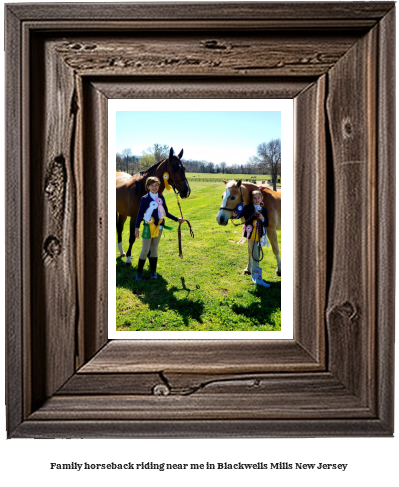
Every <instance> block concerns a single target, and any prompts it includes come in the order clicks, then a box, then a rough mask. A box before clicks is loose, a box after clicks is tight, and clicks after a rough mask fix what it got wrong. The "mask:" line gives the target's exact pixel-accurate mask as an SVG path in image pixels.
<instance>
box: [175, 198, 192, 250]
mask: <svg viewBox="0 0 399 487" xmlns="http://www.w3.org/2000/svg"><path fill="white" fill-rule="evenodd" d="M175 194H176V193H175ZM176 200H177V204H178V206H179V210H180V215H181V217H182V220H183V221H182V222H181V223H180V222H179V228H178V229H177V236H178V239H179V257H180V258H181V259H182V258H183V250H182V247H181V226H182V224H183V223H184V222H186V223H187V225H188V226H189V228H190V235H191V238H194V232H193V229H192V228H191V225H190V222H189V221H188V220H185V219H184V217H183V212H182V211H181V206H180V202H179V195H178V194H176Z"/></svg>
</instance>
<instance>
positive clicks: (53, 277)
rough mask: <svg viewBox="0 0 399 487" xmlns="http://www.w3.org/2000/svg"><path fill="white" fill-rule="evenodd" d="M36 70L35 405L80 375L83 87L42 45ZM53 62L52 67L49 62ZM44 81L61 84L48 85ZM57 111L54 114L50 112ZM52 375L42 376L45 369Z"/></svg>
mask: <svg viewBox="0 0 399 487" xmlns="http://www.w3.org/2000/svg"><path fill="white" fill-rule="evenodd" d="M33 56H34V57H35V58H36V64H35V67H34V69H32V71H31V80H32V81H31V83H32V84H31V113H30V115H31V117H32V124H31V160H32V161H35V170H34V171H32V183H31V188H32V196H31V205H32V208H34V211H32V213H31V228H32V237H31V249H32V276H31V279H32V281H31V282H32V284H33V285H32V316H33V322H32V331H31V334H32V342H31V353H32V384H33V390H34V393H33V397H32V403H33V404H40V402H42V401H43V400H44V399H45V398H47V397H49V396H51V395H52V394H53V393H54V392H55V391H56V390H57V389H58V388H59V387H60V386H61V385H62V384H63V383H64V382H65V381H66V380H67V379H68V378H69V377H70V376H71V375H72V374H73V372H74V370H75V332H76V329H75V327H76V323H77V319H78V313H79V309H78V306H77V300H76V294H77V289H76V280H77V267H76V186H75V178H74V162H75V160H74V144H75V136H76V103H75V100H76V90H75V80H74V76H73V72H72V71H70V68H69V67H68V66H67V65H65V63H63V62H62V61H61V60H60V59H59V57H58V56H57V55H56V53H54V51H53V50H52V49H51V46H49V45H46V43H44V44H42V42H41V40H38V42H37V43H33ZM44 59H45V62H41V61H42V60H44ZM43 79H49V80H55V81H56V82H55V83H50V84H47V85H46V84H43V82H42V80H43ZM46 107H52V109H46ZM43 369H44V370H46V374H45V375H43V374H42V370H43Z"/></svg>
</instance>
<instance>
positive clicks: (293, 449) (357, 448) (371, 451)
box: [0, 0, 399, 487]
mask: <svg viewBox="0 0 399 487" xmlns="http://www.w3.org/2000/svg"><path fill="white" fill-rule="evenodd" d="M142 1H143V0H142ZM318 1H320V0H318ZM1 15H3V11H2V12H1ZM1 25H4V24H3V18H2V19H1ZM1 55H2V63H1V65H2V73H1V81H0V82H1V85H2V91H3V93H4V75H3V74H4V53H3V52H2V54H1ZM2 99H4V98H2ZM3 119H4V117H2V119H1V121H2V122H3ZM2 133H3V137H2V138H1V139H2V140H4V124H3V123H2ZM0 153H1V157H2V160H3V161H4V149H3V150H2V151H1V152H0ZM4 165H5V164H3V168H4ZM1 173H3V171H1ZM1 184H2V187H1V190H2V194H4V186H3V185H4V178H3V174H2V175H1ZM3 200H4V198H1V205H2V208H1V211H0V217H1V224H2V225H4V208H3ZM1 228H3V226H2V227H1ZM0 244H1V251H2V252H1V255H4V232H3V231H2V232H1V240H0ZM15 248H16V249H18V243H17V242H16V243H15ZM1 271H2V277H3V279H2V280H1V284H2V291H3V292H2V293H1V302H0V305H1V307H0V309H1V310H2V311H3V310H4V261H3V262H2V265H1ZM1 322H2V324H3V325H4V315H3V316H2V321H1ZM3 330H4V328H3ZM0 337H1V350H2V351H3V350H4V333H1V334H0ZM396 349H398V347H397V346H396ZM396 356H397V357H398V356H399V354H398V350H396ZM1 366H2V367H4V360H2V361H1ZM1 381H2V383H1V384H0V391H1V394H2V395H3V399H4V382H3V381H4V373H3V370H2V373H1ZM396 382H398V381H397V380H396ZM396 389H398V387H396ZM396 397H397V394H396ZM397 403H398V401H396V404H397ZM1 404H4V400H2V401H1ZM3 411H4V414H1V415H0V417H1V419H0V421H1V425H2V428H1V431H2V441H1V442H0V448H1V451H0V453H1V455H0V458H1V462H2V464H1V474H2V475H1V477H2V479H4V480H5V482H7V484H8V483H12V484H13V485H17V486H19V485H22V484H23V483H26V484H29V485H44V486H53V485H57V486H58V487H60V486H64V485H65V486H67V485H68V487H70V485H71V484H72V485H74V486H87V485H88V484H90V483H94V482H95V483H96V484H97V485H98V486H108V485H110V484H112V485H115V483H116V484H117V485H123V486H124V487H125V486H134V485H140V486H141V485H149V486H153V485H154V486H155V485H158V484H160V483H162V485H177V486H183V485H184V486H187V485H190V486H192V487H196V486H201V487H203V485H221V484H222V482H223V483H228V485H229V486H241V485H242V484H243V483H245V484H248V485H256V486H258V485H260V486H266V485H273V486H275V485H283V486H291V485H295V486H296V487H298V486H305V485H306V486H309V487H312V486H317V487H319V486H320V485H323V487H330V486H331V487H337V485H338V486H340V487H341V486H352V485H359V484H360V485H365V486H369V485H370V486H371V485H373V486H375V485H384V484H386V485H389V486H391V485H397V483H398V458H399V449H398V440H397V438H395V439H393V438H381V439H378V438H371V439H367V438H359V439H341V438H333V439H330V438H321V439H311V438H309V439H237V440H231V439H229V440H224V439H222V440H215V439H206V440H69V441H67V440H26V439H25V440H6V433H5V409H3ZM397 417H398V407H397V406H396V418H397ZM112 461H114V462H129V461H132V462H134V463H136V462H141V461H144V462H148V461H152V462H157V463H160V462H170V463H179V462H180V463H205V462H207V461H209V462H212V463H217V462H224V461H227V462H230V463H234V462H238V461H242V462H248V463H249V462H258V461H262V462H264V463H270V462H279V461H283V462H291V463H295V462H305V463H318V462H323V463H348V464H349V466H348V468H347V470H346V472H342V471H333V472H329V471H320V470H316V471H299V470H287V471H278V470H276V471H269V470H260V471H253V472H246V471H226V470H205V471H200V472H194V471H186V472H184V471H183V472H181V473H179V472H159V471H147V472H143V473H139V472H136V471H124V472H118V471H112V470H109V471H89V470H85V471H81V472H77V471H76V470H74V471H55V470H50V462H58V463H69V462H79V463H84V462H89V463H109V462H112Z"/></svg>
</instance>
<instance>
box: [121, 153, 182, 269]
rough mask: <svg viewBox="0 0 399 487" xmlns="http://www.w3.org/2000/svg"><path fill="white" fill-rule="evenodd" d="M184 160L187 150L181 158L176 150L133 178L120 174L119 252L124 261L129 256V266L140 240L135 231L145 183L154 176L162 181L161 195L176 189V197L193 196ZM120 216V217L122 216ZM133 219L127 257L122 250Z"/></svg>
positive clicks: (127, 260) (144, 191) (145, 191)
mask: <svg viewBox="0 0 399 487" xmlns="http://www.w3.org/2000/svg"><path fill="white" fill-rule="evenodd" d="M182 156H183V149H182V150H181V152H180V154H179V155H178V156H175V155H174V152H173V147H171V148H170V152H169V157H168V158H167V159H164V160H163V161H161V162H157V163H156V164H154V165H153V166H152V167H150V168H149V169H147V170H146V171H141V172H138V173H137V174H135V175H134V176H130V175H129V174H126V173H124V172H117V173H116V229H117V232H118V248H119V252H120V254H121V257H124V256H125V255H126V257H127V258H126V265H127V266H129V265H132V263H131V257H130V256H131V252H132V246H133V244H134V242H135V240H136V237H135V235H134V229H135V226H136V217H137V213H138V211H139V206H140V200H141V198H142V196H144V195H145V194H146V193H147V190H146V189H145V182H146V181H147V178H148V177H150V176H155V177H157V178H158V179H159V180H160V181H161V186H160V187H159V193H160V194H162V193H163V191H164V189H165V183H166V187H168V186H169V185H170V186H169V187H172V188H173V190H174V192H175V193H176V194H179V195H180V196H181V197H182V198H187V197H188V196H190V192H191V190H190V186H189V184H188V181H187V179H186V170H185V168H184V166H183V164H182V162H181V161H180V159H181V158H182ZM118 214H119V216H118ZM128 216H130V237H129V249H128V251H127V254H125V252H124V251H123V247H122V231H123V225H124V223H125V221H126V218H127V217H128Z"/></svg>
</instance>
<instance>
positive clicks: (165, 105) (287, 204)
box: [108, 99, 294, 340]
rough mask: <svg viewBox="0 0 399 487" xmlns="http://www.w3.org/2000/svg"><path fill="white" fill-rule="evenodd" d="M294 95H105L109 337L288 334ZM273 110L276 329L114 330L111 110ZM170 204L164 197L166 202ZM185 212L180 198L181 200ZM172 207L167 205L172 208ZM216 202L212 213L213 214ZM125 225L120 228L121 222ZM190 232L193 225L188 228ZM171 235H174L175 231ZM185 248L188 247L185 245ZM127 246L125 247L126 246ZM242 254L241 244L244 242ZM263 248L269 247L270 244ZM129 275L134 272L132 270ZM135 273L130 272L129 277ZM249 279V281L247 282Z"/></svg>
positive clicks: (136, 250) (268, 336)
mask: <svg viewBox="0 0 399 487" xmlns="http://www.w3.org/2000/svg"><path fill="white" fill-rule="evenodd" d="M293 105H294V104H293V101H292V100H226V99H224V100H213V99H212V100H203V99H201V100H109V101H108V142H109V145H108V161H109V166H108V338H117V339H133V338H134V339H135V340H138V339H146V340H148V339H149V338H151V339H174V340H176V339H186V340H187V339H190V340H192V339H202V340H208V339H215V340H218V339H229V340H254V339H262V340H265V339H273V340H282V339H292V338H293V294H294V290H293V286H294V280H293V276H294V274H293V256H294V249H293V230H294V229H293V226H294V215H293V199H294V197H293V179H294V177H293V150H294V148H293V131H294V120H293V113H294V112H293V109H294V106H293ZM133 110H136V111H143V110H146V111H234V112H239V111H243V110H244V111H253V112H255V111H262V112H268V111H278V112H280V113H281V148H282V161H283V164H282V174H281V179H282V181H284V183H283V185H284V188H283V192H284V197H283V199H282V208H281V212H282V229H281V230H282V235H284V236H283V240H282V244H283V246H284V255H283V256H282V264H281V266H282V274H283V276H284V277H283V278H282V279H281V304H282V306H281V331H278V332H276V331H257V332H256V333H254V332H252V331H140V332H132V331H116V292H115V287H116V266H115V244H116V232H115V212H116V201H115V170H114V160H115V154H116V112H118V111H133ZM168 204H169V203H168ZM181 204H182V210H183V212H184V203H183V202H182V203H181ZM171 211H172V210H171ZM217 211H218V209H217V207H216V208H215V217H216V214H217ZM126 227H127V225H126ZM126 227H125V228H126ZM193 230H194V232H195V228H194V229H193ZM175 235H176V238H177V234H175ZM189 248H190V247H189ZM140 249H141V242H140V241H138V242H136V244H135V246H134V247H133V250H132V253H133V257H132V260H133V265H135V262H134V259H136V257H134V256H135V255H137V253H139V252H140ZM126 250H127V249H125V251H126ZM243 252H244V254H246V252H247V251H246V249H245V248H243ZM265 252H272V250H271V246H270V247H269V249H267V250H265ZM132 275H133V276H134V275H135V273H132ZM133 278H134V277H133ZM248 285H249V286H250V285H251V284H250V283H249V284H248Z"/></svg>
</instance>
